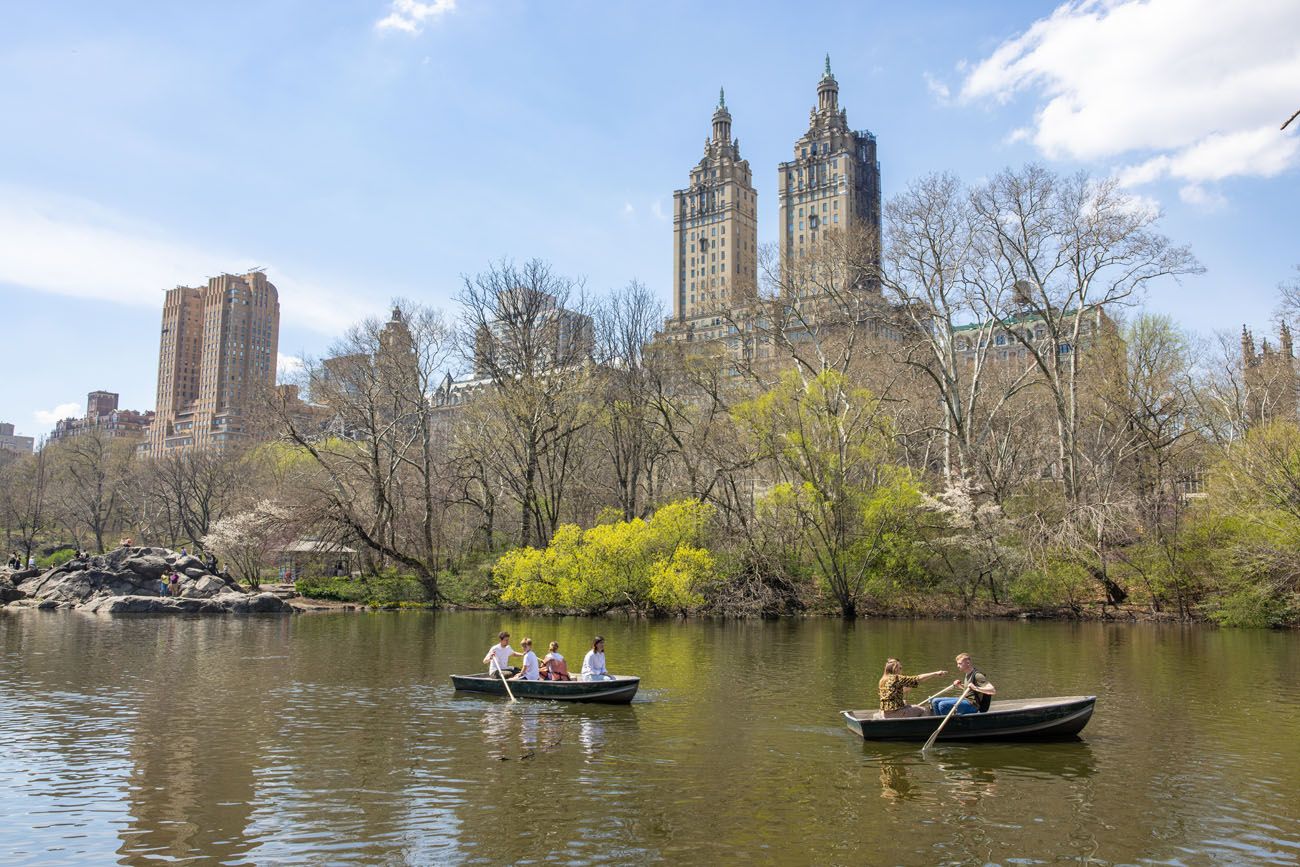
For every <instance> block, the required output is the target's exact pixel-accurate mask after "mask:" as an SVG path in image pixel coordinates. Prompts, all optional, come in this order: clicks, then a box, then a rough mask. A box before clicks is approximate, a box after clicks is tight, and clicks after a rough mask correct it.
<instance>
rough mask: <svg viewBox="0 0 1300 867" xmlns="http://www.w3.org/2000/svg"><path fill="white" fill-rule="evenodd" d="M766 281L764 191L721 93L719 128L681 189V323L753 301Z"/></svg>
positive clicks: (676, 295)
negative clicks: (761, 255)
mask: <svg viewBox="0 0 1300 867" xmlns="http://www.w3.org/2000/svg"><path fill="white" fill-rule="evenodd" d="M757 285H758V193H757V192H756V191H755V190H754V184H753V179H752V177H751V175H750V171H749V162H748V161H746V160H743V159H741V158H740V140H739V139H733V138H732V137H731V112H730V111H728V110H727V102H726V94H725V93H723V92H722V91H719V93H718V107H717V109H716V110H715V111H714V112H713V135H712V137H710V138H709V139H707V140H705V142H704V156H703V157H702V158H701V159H700V161H699V162H698V163H697V164H696V165H695V167H694V168H692V169H691V173H690V183H689V185H688V186H686V187H685V188H684V189H680V190H676V191H675V192H674V193H673V320H672V321H673V324H674V326H675V327H676V328H679V329H682V328H689V327H691V326H702V325H704V324H706V320H708V319H709V318H710V317H712V316H714V315H715V314H716V313H717V312H718V311H719V310H725V309H727V308H729V307H730V306H732V305H734V304H743V303H746V302H748V301H752V300H753V299H754V297H755V290H756V287H757Z"/></svg>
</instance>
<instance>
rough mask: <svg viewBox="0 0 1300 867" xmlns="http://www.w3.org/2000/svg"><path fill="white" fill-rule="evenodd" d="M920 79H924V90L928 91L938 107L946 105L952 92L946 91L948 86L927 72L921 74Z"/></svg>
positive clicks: (950, 98)
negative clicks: (937, 103)
mask: <svg viewBox="0 0 1300 867" xmlns="http://www.w3.org/2000/svg"><path fill="white" fill-rule="evenodd" d="M921 77H922V78H923V79H925V89H926V90H928V91H930V95H931V96H933V97H934V98H935V99H936V100H937V101H938V102H939V104H940V105H947V104H948V103H949V102H950V101H951V100H952V91H951V90H949V89H948V85H946V84H944V83H943V82H942V81H940V80H939V79H937V78H935V77H934V76H933V75H931V74H930V73H929V72H928V71H927V72H923V73H921Z"/></svg>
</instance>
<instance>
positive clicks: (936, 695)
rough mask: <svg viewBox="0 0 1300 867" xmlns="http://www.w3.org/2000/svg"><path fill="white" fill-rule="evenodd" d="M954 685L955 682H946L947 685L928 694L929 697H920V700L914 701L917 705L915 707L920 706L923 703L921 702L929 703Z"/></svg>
mask: <svg viewBox="0 0 1300 867" xmlns="http://www.w3.org/2000/svg"><path fill="white" fill-rule="evenodd" d="M956 685H957V684H955V683H950V684H948V685H947V686H945V687H944V688H943V689H941V690H939V691H938V692H936V693H935V694H934V695H932V696H930V697H929V698H923V699H921V700H920V701H918V702H917V703H916V706H917V707H920V706H921V705H923V704H929V703H930V702H932V701H934V700H935V699H936V698H938V697H939V696H941V695H943V694H944V693H945V692H947V691H948V690H950V689H952V688H953V687H954V686H956Z"/></svg>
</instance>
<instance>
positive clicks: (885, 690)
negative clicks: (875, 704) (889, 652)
mask: <svg viewBox="0 0 1300 867" xmlns="http://www.w3.org/2000/svg"><path fill="white" fill-rule="evenodd" d="M947 673H948V672H946V671H927V672H926V673H925V674H916V675H911V674H903V663H901V662H899V661H898V660H897V659H890V660H888V661H887V662H886V663H885V673H884V674H883V675H881V677H880V683H879V685H878V686H879V691H880V714H881V716H883V717H884V718H885V719H896V718H898V717H909V716H925V715H926V714H927V713H928V711H926V709H925V708H923V707H919V706H917V705H914V704H908V703H907V698H906V696H905V693H906V692H907V690H909V689H911V688H912V687H914V686H920V685H921V681H923V680H929V679H930V678H932V677H939V676H941V675H945V674H947Z"/></svg>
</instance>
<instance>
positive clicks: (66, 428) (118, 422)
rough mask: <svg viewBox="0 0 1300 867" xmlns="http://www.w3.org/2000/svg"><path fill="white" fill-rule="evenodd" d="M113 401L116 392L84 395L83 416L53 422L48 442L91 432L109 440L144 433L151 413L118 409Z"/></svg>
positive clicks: (128, 437) (116, 397)
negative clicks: (101, 433)
mask: <svg viewBox="0 0 1300 867" xmlns="http://www.w3.org/2000/svg"><path fill="white" fill-rule="evenodd" d="M117 402H118V395H117V393H116V392H112V391H92V392H91V393H90V394H88V395H86V414H85V415H84V416H82V417H81V418H64V419H60V420H59V421H57V422H56V423H55V425H54V430H53V432H51V433H50V441H51V442H57V441H59V440H63V439H67V438H68V437H74V436H79V435H81V434H84V433H89V432H91V431H102V432H104V433H105V434H107V435H108V436H110V437H113V438H120V439H140V438H142V437H143V436H144V434H145V430H146V429H147V428H148V427H149V425H150V424H152V423H153V417H154V414H153V411H152V410H150V411H148V412H138V411H136V410H133V409H118V408H117Z"/></svg>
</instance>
